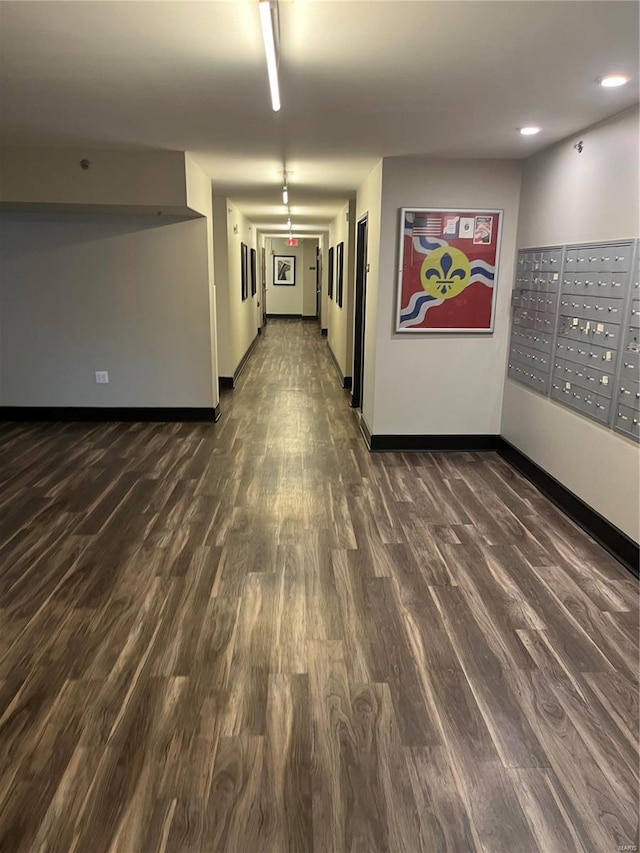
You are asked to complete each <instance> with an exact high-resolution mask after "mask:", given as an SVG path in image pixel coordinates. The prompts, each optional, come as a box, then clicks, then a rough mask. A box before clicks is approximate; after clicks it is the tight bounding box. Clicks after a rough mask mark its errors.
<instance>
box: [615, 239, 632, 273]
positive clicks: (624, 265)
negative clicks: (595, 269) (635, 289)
mask: <svg viewBox="0 0 640 853" xmlns="http://www.w3.org/2000/svg"><path fill="white" fill-rule="evenodd" d="M611 248H612V258H611V269H612V270H613V271H614V272H627V271H628V270H630V269H631V254H632V251H633V246H632V245H631V244H629V245H627V246H625V245H621V246H612V247H611Z"/></svg>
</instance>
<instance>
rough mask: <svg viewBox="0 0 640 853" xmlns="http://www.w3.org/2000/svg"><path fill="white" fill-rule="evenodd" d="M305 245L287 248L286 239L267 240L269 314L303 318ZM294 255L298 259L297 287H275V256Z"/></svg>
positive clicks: (271, 238)
mask: <svg viewBox="0 0 640 853" xmlns="http://www.w3.org/2000/svg"><path fill="white" fill-rule="evenodd" d="M303 252H304V250H303V245H302V244H301V243H298V245H297V246H287V241H286V239H280V238H277V237H268V238H267V314H291V315H293V316H297V317H301V316H302V308H303V291H304V287H303V281H304V257H303ZM274 255H293V256H294V257H295V259H296V270H295V276H296V277H295V282H296V283H295V285H294V286H293V287H290V286H289V285H286V286H285V285H274V283H273V256H274Z"/></svg>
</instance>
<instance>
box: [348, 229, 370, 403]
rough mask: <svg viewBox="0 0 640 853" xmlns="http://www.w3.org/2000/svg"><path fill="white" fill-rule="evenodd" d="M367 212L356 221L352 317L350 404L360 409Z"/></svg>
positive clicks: (365, 299) (367, 268)
mask: <svg viewBox="0 0 640 853" xmlns="http://www.w3.org/2000/svg"><path fill="white" fill-rule="evenodd" d="M368 241H369V214H368V213H365V214H364V216H361V217H360V219H358V221H357V222H356V282H355V305H354V312H353V314H354V317H353V372H352V374H351V375H352V379H351V405H352V406H353V408H354V409H360V411H362V401H363V394H364V343H365V320H366V307H367V273H368V272H369V264H368V261H367V258H368V248H369V247H368Z"/></svg>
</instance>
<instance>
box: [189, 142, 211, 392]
mask: <svg viewBox="0 0 640 853" xmlns="http://www.w3.org/2000/svg"><path fill="white" fill-rule="evenodd" d="M184 159H185V182H186V203H187V207H188V208H189V209H190V210H195V211H198V212H199V213H200V214H202V216H204V217H205V224H206V229H207V275H208V278H209V331H210V336H211V347H210V349H211V377H212V384H213V397H214V400H215V401H216V405H217V404H218V343H217V325H218V320H217V316H216V311H217V308H216V287H215V278H214V262H213V250H214V244H213V189H212V186H211V179H210V178H209V176H208V175H207V174H206V172H205V171H204V169H202V168H201V167H200V165H199V164H198V163H197V162H196V161H195V160H194V159H193V157H191V156H190V155H189V154H185V158H184Z"/></svg>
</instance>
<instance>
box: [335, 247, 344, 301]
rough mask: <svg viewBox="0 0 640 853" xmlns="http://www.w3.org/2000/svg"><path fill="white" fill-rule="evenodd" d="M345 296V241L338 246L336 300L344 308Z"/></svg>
mask: <svg viewBox="0 0 640 853" xmlns="http://www.w3.org/2000/svg"><path fill="white" fill-rule="evenodd" d="M343 296H344V243H338V246H337V248H336V302H337V303H338V307H339V308H342V299H343Z"/></svg>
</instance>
